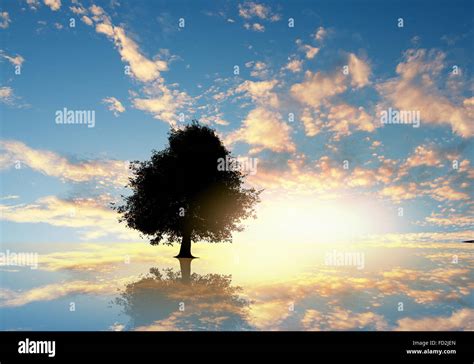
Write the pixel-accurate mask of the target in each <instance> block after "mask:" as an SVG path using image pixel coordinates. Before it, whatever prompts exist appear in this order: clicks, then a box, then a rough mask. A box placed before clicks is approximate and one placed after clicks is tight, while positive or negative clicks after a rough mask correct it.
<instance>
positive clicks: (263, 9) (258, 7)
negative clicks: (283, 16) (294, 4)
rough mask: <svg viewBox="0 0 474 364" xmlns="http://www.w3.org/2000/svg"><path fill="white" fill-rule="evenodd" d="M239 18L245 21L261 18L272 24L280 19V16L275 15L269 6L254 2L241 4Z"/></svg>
mask: <svg viewBox="0 0 474 364" xmlns="http://www.w3.org/2000/svg"><path fill="white" fill-rule="evenodd" d="M239 16H241V17H242V18H244V19H252V18H259V19H262V20H268V21H272V22H273V21H277V20H279V19H280V15H278V14H275V13H273V12H272V10H271V8H270V7H269V6H267V5H264V4H258V3H255V2H253V1H247V2H245V3H243V4H239Z"/></svg>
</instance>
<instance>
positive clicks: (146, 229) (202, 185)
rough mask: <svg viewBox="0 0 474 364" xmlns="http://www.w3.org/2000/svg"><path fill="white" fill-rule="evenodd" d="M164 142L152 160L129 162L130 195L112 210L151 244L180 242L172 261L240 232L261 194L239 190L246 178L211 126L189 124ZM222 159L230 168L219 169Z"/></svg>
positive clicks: (173, 131) (188, 256)
mask: <svg viewBox="0 0 474 364" xmlns="http://www.w3.org/2000/svg"><path fill="white" fill-rule="evenodd" d="M168 141H169V146H168V147H167V148H166V149H164V150H162V151H153V152H152V156H151V160H149V161H144V162H139V161H135V162H132V163H131V165H130V169H131V170H132V174H133V175H132V177H131V178H130V180H129V181H130V182H129V187H130V188H131V189H132V192H133V193H132V195H130V196H128V197H124V199H125V204H124V205H122V206H118V207H117V210H118V212H119V213H120V214H121V219H120V221H125V222H126V223H127V226H128V227H130V228H132V229H136V230H138V231H140V232H141V233H143V234H145V235H148V236H150V237H151V240H150V243H151V244H152V245H156V244H160V243H163V244H168V245H172V244H173V243H177V242H181V248H180V251H179V254H178V256H177V257H180V258H192V257H193V256H192V254H191V241H197V240H199V241H208V242H223V241H231V240H232V231H242V230H243V226H241V225H240V223H241V221H242V220H244V219H246V218H248V217H250V216H252V217H255V214H254V210H253V207H254V205H255V204H256V203H257V202H259V194H260V191H256V190H255V189H253V188H244V187H243V184H244V177H245V174H244V173H243V172H242V171H241V170H240V169H239V168H238V163H237V161H236V160H235V159H234V158H232V157H231V154H230V152H229V151H228V150H227V149H226V148H225V146H224V145H223V144H222V142H221V140H220V139H219V137H218V136H217V135H216V133H215V132H214V130H212V129H211V128H209V127H207V126H202V125H200V124H199V123H197V122H193V123H192V124H191V125H187V126H186V127H184V128H183V129H172V130H171V132H170V134H169V138H168ZM223 160H227V161H229V160H230V161H232V163H228V166H232V168H225V169H223V168H218V165H219V163H220V162H222V161H223ZM221 165H222V163H221Z"/></svg>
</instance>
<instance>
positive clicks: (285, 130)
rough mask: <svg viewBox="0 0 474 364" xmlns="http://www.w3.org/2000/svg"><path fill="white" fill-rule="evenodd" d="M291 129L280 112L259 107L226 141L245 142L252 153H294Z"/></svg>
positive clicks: (252, 111) (250, 113) (230, 142)
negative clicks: (267, 151)
mask: <svg viewBox="0 0 474 364" xmlns="http://www.w3.org/2000/svg"><path fill="white" fill-rule="evenodd" d="M290 132H291V128H290V127H289V126H288V124H286V123H285V122H283V121H282V120H281V115H280V114H279V113H278V112H275V111H270V110H267V109H266V108H264V107H257V108H255V109H253V110H251V111H250V112H249V114H248V115H247V117H246V119H245V120H244V122H243V124H242V126H241V128H240V129H238V130H236V131H234V132H232V133H230V134H229V135H228V136H227V137H226V138H225V141H226V143H228V144H233V143H235V142H237V141H244V142H246V143H247V144H250V145H251V146H252V150H251V153H257V152H259V151H261V150H263V149H270V150H272V151H275V152H294V151H295V150H296V147H295V144H294V143H293V141H292V139H291V135H290Z"/></svg>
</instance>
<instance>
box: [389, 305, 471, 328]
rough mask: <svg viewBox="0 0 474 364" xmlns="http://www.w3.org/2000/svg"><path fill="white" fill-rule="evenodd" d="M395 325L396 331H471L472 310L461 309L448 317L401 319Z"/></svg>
mask: <svg viewBox="0 0 474 364" xmlns="http://www.w3.org/2000/svg"><path fill="white" fill-rule="evenodd" d="M397 324H398V326H397V327H396V328H395V330H396V331H433V330H435V331H473V330H474V310H473V309H471V308H462V309H460V310H457V311H453V312H452V313H451V315H450V316H433V317H423V318H403V319H401V320H398V322H397Z"/></svg>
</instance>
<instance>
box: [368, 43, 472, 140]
mask: <svg viewBox="0 0 474 364" xmlns="http://www.w3.org/2000/svg"><path fill="white" fill-rule="evenodd" d="M445 57H446V55H445V54H444V53H443V52H441V51H437V50H431V51H427V50H425V49H409V50H408V51H406V52H405V53H404V60H403V61H402V62H400V63H399V64H398V65H397V68H396V71H397V74H398V77H396V78H393V79H391V80H388V81H386V82H382V83H379V84H378V85H376V89H377V90H378V92H379V93H380V95H381V96H382V97H383V98H384V99H385V103H386V104H387V105H390V106H392V107H394V108H398V109H400V110H414V111H419V112H420V117H421V124H422V125H423V124H433V125H449V126H451V129H452V131H453V132H454V133H455V134H458V135H459V136H461V137H463V138H468V137H471V136H472V135H474V123H472V120H473V119H474V101H473V100H472V99H471V98H466V99H464V100H463V101H462V102H460V103H457V104H455V103H454V102H452V101H451V100H449V99H448V97H447V96H445V95H444V94H443V93H442V92H441V91H440V89H439V88H438V87H437V86H436V80H437V79H438V78H439V76H440V73H441V71H442V69H443V68H444V67H445V64H444V60H445Z"/></svg>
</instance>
